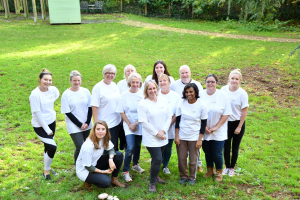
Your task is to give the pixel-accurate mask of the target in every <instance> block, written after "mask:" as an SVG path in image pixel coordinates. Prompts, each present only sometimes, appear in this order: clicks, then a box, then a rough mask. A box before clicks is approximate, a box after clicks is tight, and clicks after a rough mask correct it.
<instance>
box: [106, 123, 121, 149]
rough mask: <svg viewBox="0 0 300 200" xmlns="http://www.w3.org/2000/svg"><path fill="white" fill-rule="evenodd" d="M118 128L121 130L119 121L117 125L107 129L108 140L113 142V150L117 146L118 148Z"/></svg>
mask: <svg viewBox="0 0 300 200" xmlns="http://www.w3.org/2000/svg"><path fill="white" fill-rule="evenodd" d="M120 130H121V123H120V124H119V125H117V126H115V127H112V128H110V129H109V132H110V136H111V139H110V141H111V142H112V143H113V144H114V149H115V151H118V150H119V148H118V138H119V133H120Z"/></svg>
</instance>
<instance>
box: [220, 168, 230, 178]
mask: <svg viewBox="0 0 300 200" xmlns="http://www.w3.org/2000/svg"><path fill="white" fill-rule="evenodd" d="M229 171H230V168H227V167H225V169H224V170H223V172H222V174H223V176H224V175H228V172H229Z"/></svg>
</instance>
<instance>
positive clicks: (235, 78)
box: [229, 74, 242, 87]
mask: <svg viewBox="0 0 300 200" xmlns="http://www.w3.org/2000/svg"><path fill="white" fill-rule="evenodd" d="M241 82H242V80H241V79H240V76H239V75H238V74H232V75H231V76H230V79H229V85H230V86H233V87H238V86H239V85H240V83H241Z"/></svg>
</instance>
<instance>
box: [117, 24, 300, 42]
mask: <svg viewBox="0 0 300 200" xmlns="http://www.w3.org/2000/svg"><path fill="white" fill-rule="evenodd" d="M120 23H121V24H125V25H129V26H136V27H144V28H149V29H155V30H163V31H172V32H177V33H189V34H194V35H205V36H214V37H224V38H233V39H245V40H260V41H267V42H288V43H300V39H293V38H276V37H264V36H251V35H236V34H227V33H216V32H208V31H195V30H189V29H182V28H173V27H168V26H162V25H156V24H150V23H146V22H140V21H133V20H126V21H121V22H120Z"/></svg>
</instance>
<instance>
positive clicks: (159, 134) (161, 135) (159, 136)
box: [156, 130, 167, 140]
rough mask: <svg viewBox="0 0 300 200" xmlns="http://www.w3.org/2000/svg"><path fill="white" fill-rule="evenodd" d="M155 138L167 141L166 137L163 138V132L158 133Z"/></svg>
mask: <svg viewBox="0 0 300 200" xmlns="http://www.w3.org/2000/svg"><path fill="white" fill-rule="evenodd" d="M156 136H157V137H158V138H159V139H161V140H165V139H167V137H166V136H165V132H164V131H163V130H160V131H158V133H157V134H156Z"/></svg>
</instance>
